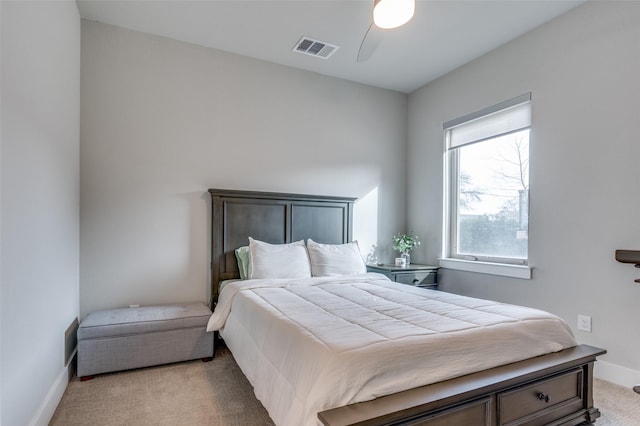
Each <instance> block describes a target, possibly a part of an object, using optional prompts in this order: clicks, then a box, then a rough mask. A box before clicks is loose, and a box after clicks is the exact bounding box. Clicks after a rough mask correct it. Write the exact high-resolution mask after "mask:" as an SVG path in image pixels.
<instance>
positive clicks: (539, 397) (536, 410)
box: [209, 189, 606, 426]
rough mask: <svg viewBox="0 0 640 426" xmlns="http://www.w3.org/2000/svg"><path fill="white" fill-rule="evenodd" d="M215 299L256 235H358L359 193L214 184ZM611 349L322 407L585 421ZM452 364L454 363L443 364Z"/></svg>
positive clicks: (415, 418) (284, 238) (370, 413)
mask: <svg viewBox="0 0 640 426" xmlns="http://www.w3.org/2000/svg"><path fill="white" fill-rule="evenodd" d="M209 193H210V194H211V199H212V209H211V223H212V233H211V251H212V255H211V304H212V307H214V306H215V303H216V301H217V298H218V285H219V283H220V281H222V280H227V279H236V278H239V272H238V267H237V262H236V258H235V252H234V250H235V249H236V248H238V247H241V246H245V245H247V244H248V237H250V236H251V237H253V238H256V239H259V240H262V241H267V242H270V243H273V244H281V243H289V242H292V241H298V240H306V239H308V238H311V239H313V240H314V241H317V242H320V243H326V244H340V243H345V242H349V241H351V238H352V223H353V204H354V202H355V199H354V198H347V197H326V196H315V195H301V194H282V193H270V192H255V191H236V190H220V189H210V190H209ZM604 353H606V351H605V350H602V349H599V348H594V347H591V346H587V345H579V346H576V347H574V348H570V349H565V350H563V351H560V352H556V353H552V354H548V355H543V356H539V357H535V358H531V359H527V360H524V361H520V362H516V363H512V364H508V365H504V366H501V367H496V368H492V369H490V370H485V371H480V372H478V373H473V374H469V375H466V376H463V377H458V378H455V379H451V380H447V381H444V382H439V383H435V384H432V385H427V386H422V387H419V388H415V389H410V390H407V391H404V392H399V393H396V394H392V395H387V396H383V397H380V398H377V399H375V400H373V401H368V402H362V403H357V404H351V405H348V406H345V407H338V408H334V409H331V410H327V411H323V412H321V413H318V418H319V419H320V421H321V422H322V423H323V424H325V425H327V426H338V425H429V426H434V425H450V426H457V425H464V426H475V425H505V426H515V425H579V424H583V423H586V424H588V423H592V422H595V420H596V419H597V418H598V417H600V411H599V410H598V409H597V408H595V407H594V406H593V364H594V362H595V360H596V357H597V356H599V355H602V354H604ZM443 368H446V366H443Z"/></svg>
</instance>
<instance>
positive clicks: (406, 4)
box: [373, 0, 416, 29]
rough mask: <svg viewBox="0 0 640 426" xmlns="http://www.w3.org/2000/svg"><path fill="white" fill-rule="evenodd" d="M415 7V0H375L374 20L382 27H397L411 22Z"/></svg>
mask: <svg viewBox="0 0 640 426" xmlns="http://www.w3.org/2000/svg"><path fill="white" fill-rule="evenodd" d="M415 9H416V2H415V0H373V22H374V23H375V24H376V26H377V27H380V28H384V29H391V28H397V27H399V26H401V25H404V24H406V23H407V22H409V20H410V19H411V18H412V17H413V13H414V12H415Z"/></svg>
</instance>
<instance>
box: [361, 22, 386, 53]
mask: <svg viewBox="0 0 640 426" xmlns="http://www.w3.org/2000/svg"><path fill="white" fill-rule="evenodd" d="M380 42H382V30H381V29H379V28H378V27H376V26H375V25H374V24H373V22H372V23H371V25H369V29H368V30H367V33H366V34H365V35H364V38H363V39H362V43H361V44H360V49H359V50H358V62H364V61H366V60H368V59H369V58H370V57H371V55H373V52H375V51H376V49H377V48H378V45H380Z"/></svg>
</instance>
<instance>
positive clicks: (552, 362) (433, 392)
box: [318, 345, 606, 426]
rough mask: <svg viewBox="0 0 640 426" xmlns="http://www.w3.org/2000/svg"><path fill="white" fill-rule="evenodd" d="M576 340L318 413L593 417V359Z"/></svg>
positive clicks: (375, 421) (356, 417)
mask: <svg viewBox="0 0 640 426" xmlns="http://www.w3.org/2000/svg"><path fill="white" fill-rule="evenodd" d="M605 353H606V351H605V350H603V349H599V348H595V347H592V346H587V345H579V346H576V347H573V348H570V349H565V350H563V351H560V352H556V353H552V354H548V355H543V356H539V357H536V358H531V359H527V360H524V361H520V362H516V363H513V364H509V365H504V366H500V367H496V368H492V369H490V370H485V371H480V372H478V373H473V374H469V375H466V376H463V377H458V378H455V379H451V380H447V381H444V382H440V383H434V384H432V385H427V386H422V387H419V388H415V389H410V390H407V391H404V392H399V393H396V394H393V395H388V396H384V397H381V398H377V399H375V400H373V401H367V402H361V403H357V404H352V405H348V406H345V407H338V408H334V409H331V410H327V411H323V412H320V413H318V418H319V419H320V421H321V422H322V423H323V424H324V425H326V426H346V425H401V424H411V425H429V426H434V425H451V424H464V425H487V426H490V425H491V426H494V425H516V424H524V423H526V424H527V425H548V424H553V425H578V424H581V423H584V422H590V423H592V422H595V420H596V419H597V418H598V417H600V411H599V410H598V409H597V408H595V407H594V406H593V363H594V362H595V360H596V357H597V356H599V355H602V354H605Z"/></svg>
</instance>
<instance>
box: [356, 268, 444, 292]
mask: <svg viewBox="0 0 640 426" xmlns="http://www.w3.org/2000/svg"><path fill="white" fill-rule="evenodd" d="M438 269H440V267H438V266H430V265H419V264H416V263H412V264H410V265H409V266H405V267H404V268H403V267H400V266H395V265H386V264H385V265H367V272H377V273H379V274H383V275H386V276H387V277H388V278H389V279H390V280H391V281H395V282H398V283H402V284H409V285H415V286H417V287H424V288H431V289H434V290H436V289H437V288H438Z"/></svg>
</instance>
